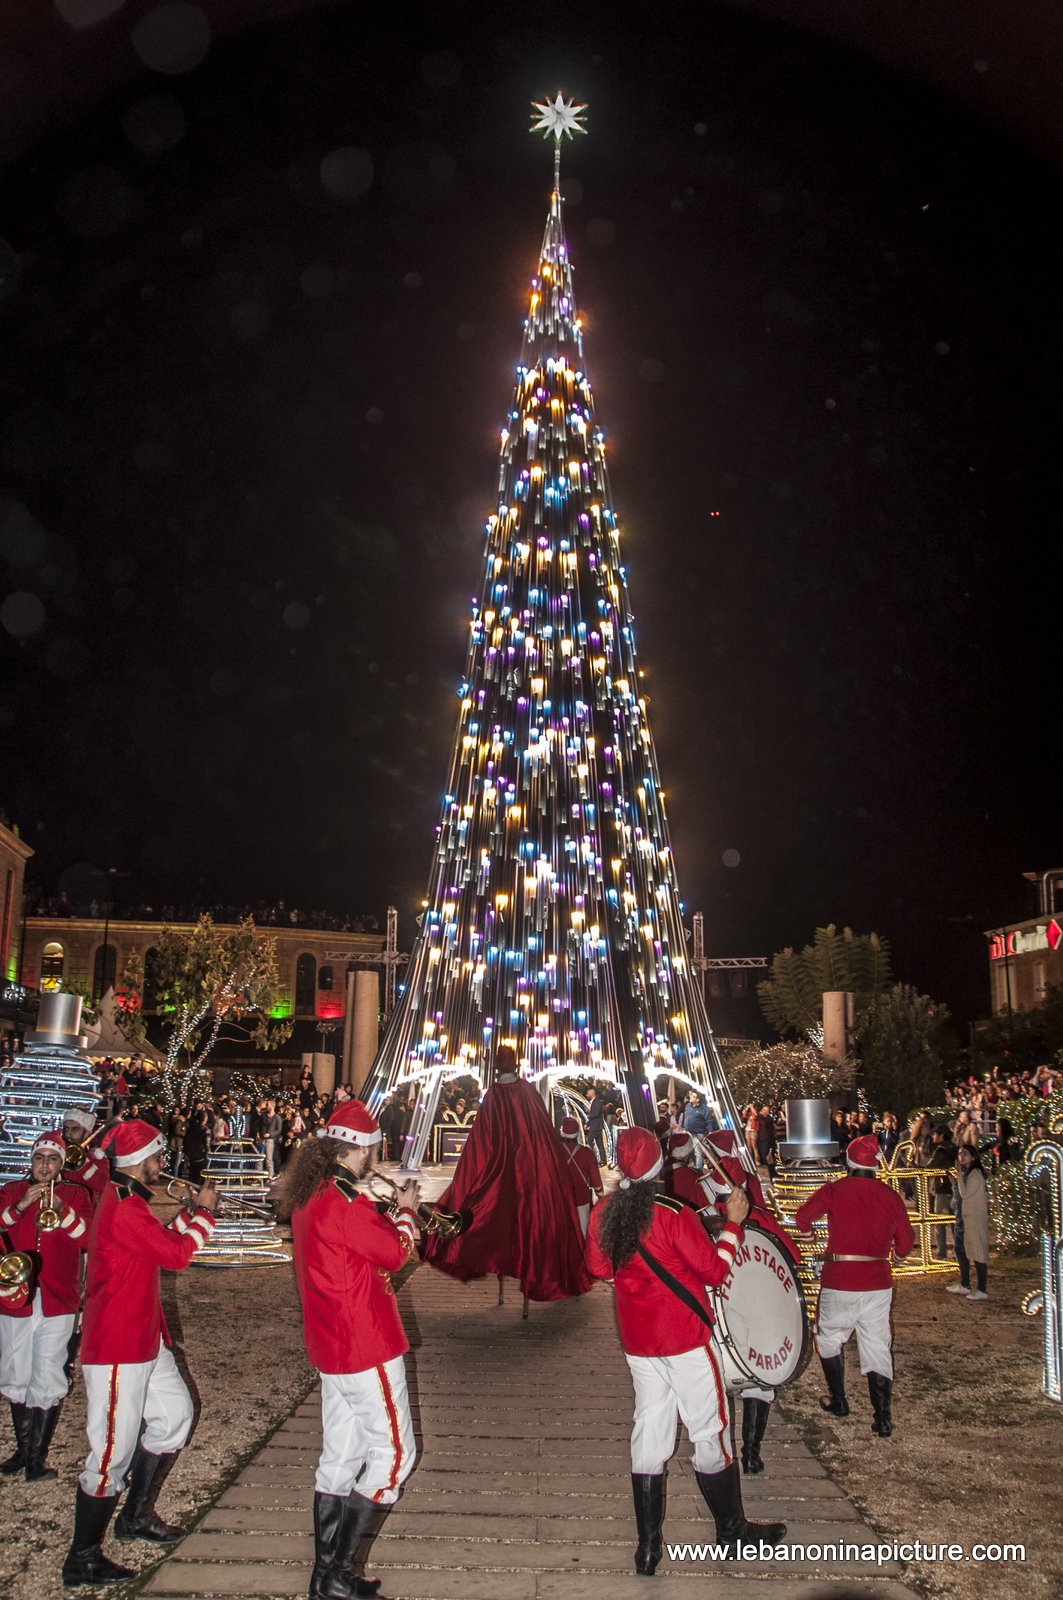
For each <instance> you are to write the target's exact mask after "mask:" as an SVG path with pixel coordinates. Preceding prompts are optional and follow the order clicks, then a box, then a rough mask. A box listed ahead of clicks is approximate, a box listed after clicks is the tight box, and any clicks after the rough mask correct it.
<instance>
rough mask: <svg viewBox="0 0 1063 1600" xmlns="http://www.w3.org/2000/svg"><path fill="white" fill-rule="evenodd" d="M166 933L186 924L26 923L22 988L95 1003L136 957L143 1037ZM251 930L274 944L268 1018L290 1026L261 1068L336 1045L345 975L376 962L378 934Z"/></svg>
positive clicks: (380, 946)
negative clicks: (275, 984) (62, 991)
mask: <svg viewBox="0 0 1063 1600" xmlns="http://www.w3.org/2000/svg"><path fill="white" fill-rule="evenodd" d="M224 926H225V925H224V924H219V927H224ZM166 927H170V928H174V929H176V930H177V931H179V932H188V933H190V932H191V931H192V928H193V927H194V924H193V923H163V922H148V921H127V920H115V919H111V918H105V917H27V918H26V919H25V950H24V952H23V960H22V982H23V984H24V985H25V986H26V987H27V988H29V989H40V990H42V991H47V990H50V989H59V988H66V989H70V990H73V991H75V992H77V993H79V994H83V995H87V996H89V997H91V998H92V999H94V1000H97V1001H98V1000H100V999H101V998H102V997H103V995H104V994H105V993H106V991H107V990H108V989H109V988H111V987H114V986H116V984H117V983H120V982H121V977H122V974H123V972H124V971H125V968H126V963H127V962H128V960H129V958H130V956H132V955H134V954H136V955H138V956H139V957H140V958H141V960H142V961H143V964H144V991H143V1001H144V1011H145V1014H146V1015H147V1017H148V1021H149V1033H150V1032H152V1031H153V1030H152V1028H151V1018H152V1017H153V1015H154V1014H155V1011H156V997H155V993H154V987H153V981H152V966H153V955H154V953H155V952H156V951H157V949H158V946H159V941H160V939H161V936H162V932H163V929H164V928H166ZM234 931H235V930H234ZM256 931H257V933H258V934H259V936H260V937H261V938H263V939H274V940H276V945H277V967H278V970H279V972H280V978H281V993H280V996H279V998H278V1002H277V1005H276V1006H275V1007H274V1009H273V1012H272V1015H273V1016H274V1017H276V1018H289V1017H290V1018H291V1019H292V1020H293V1022H294V1023H295V1027H294V1029H293V1033H292V1039H291V1041H290V1044H289V1046H288V1047H285V1048H282V1050H281V1051H280V1052H279V1053H278V1055H277V1056H275V1057H268V1058H263V1064H265V1063H266V1061H270V1062H272V1063H274V1064H280V1063H281V1062H283V1061H284V1060H286V1059H287V1058H288V1057H289V1056H292V1057H293V1058H294V1059H299V1055H300V1052H301V1051H305V1050H312V1049H315V1048H316V1049H317V1050H321V1049H322V1048H323V1046H324V1044H325V1041H326V1040H328V1039H329V1038H330V1035H332V1034H333V1033H335V1034H336V1035H337V1038H336V1039H335V1041H332V1042H334V1043H336V1044H338V1043H339V1033H340V1030H342V1029H343V1028H344V1023H345V1019H346V1013H347V997H348V994H349V993H351V992H352V991H353V982H350V981H349V980H348V975H349V974H351V975H357V973H358V972H360V971H365V970H367V969H368V970H372V969H373V967H374V966H375V964H376V961H377V959H380V960H381V962H382V958H383V955H384V938H383V936H382V935H381V934H378V933H338V932H336V931H335V929H318V928H283V927H281V928H276V927H261V928H259V929H257V930H256ZM315 1035H316V1036H317V1037H316V1040H315ZM221 1054H222V1055H225V1054H226V1052H224V1051H223V1052H221Z"/></svg>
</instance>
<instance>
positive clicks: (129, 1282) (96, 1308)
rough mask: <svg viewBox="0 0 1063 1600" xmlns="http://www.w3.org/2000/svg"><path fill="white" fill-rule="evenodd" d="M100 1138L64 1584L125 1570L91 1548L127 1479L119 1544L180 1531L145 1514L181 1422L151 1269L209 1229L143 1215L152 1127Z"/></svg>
mask: <svg viewBox="0 0 1063 1600" xmlns="http://www.w3.org/2000/svg"><path fill="white" fill-rule="evenodd" d="M104 1143H105V1145H107V1146H109V1148H110V1150H111V1152H112V1154H113V1158H114V1165H115V1178H114V1181H113V1182H109V1183H108V1184H107V1187H106V1188H105V1189H104V1191H103V1194H102V1195H101V1197H100V1200H99V1203H98V1205H97V1207H96V1210H95V1213H94V1215H93V1219H92V1226H91V1228H90V1230H89V1246H88V1258H89V1259H88V1275H87V1279H86V1285H85V1311H84V1317H83V1324H82V1343H81V1366H82V1374H83V1376H84V1379H85V1399H86V1419H85V1425H86V1431H87V1433H88V1441H89V1454H88V1456H87V1458H86V1461H85V1466H84V1470H83V1471H82V1473H81V1476H80V1478H79V1480H78V1491H77V1504H76V1507H75V1519H74V1538H73V1542H72V1544H71V1548H70V1551H69V1553H68V1555H67V1559H66V1563H65V1564H64V1567H63V1582H64V1584H67V1585H74V1584H79V1583H85V1582H90V1583H100V1582H113V1581H116V1580H117V1578H119V1577H121V1576H123V1575H126V1576H128V1575H129V1569H128V1568H125V1567H121V1566H118V1565H117V1564H116V1563H113V1562H111V1561H109V1560H108V1559H107V1558H106V1557H105V1556H104V1555H103V1554H102V1551H101V1548H100V1546H101V1542H102V1539H103V1535H104V1534H105V1533H106V1531H107V1527H108V1524H109V1522H110V1519H111V1516H112V1515H113V1512H114V1508H115V1505H116V1503H117V1500H118V1496H119V1494H120V1493H121V1491H122V1489H123V1487H125V1486H126V1485H127V1484H128V1493H127V1495H126V1502H125V1505H124V1506H123V1508H122V1513H121V1515H120V1517H119V1519H118V1522H117V1524H116V1526H115V1532H116V1534H117V1535H118V1537H119V1538H120V1539H146V1540H148V1541H149V1542H151V1543H153V1544H173V1543H176V1542H177V1541H178V1540H180V1539H183V1538H184V1533H183V1531H182V1530H181V1529H180V1528H176V1527H172V1526H170V1525H169V1524H167V1523H165V1522H163V1521H162V1520H161V1519H160V1518H158V1517H157V1516H156V1515H155V1513H154V1509H153V1502H154V1497H155V1494H156V1493H157V1492H158V1487H159V1482H160V1481H161V1477H160V1475H161V1473H162V1472H163V1470H164V1468H165V1466H166V1465H168V1464H169V1462H170V1461H171V1459H172V1458H173V1457H174V1456H175V1455H176V1453H177V1452H178V1451H179V1450H180V1449H181V1448H182V1446H183V1445H184V1443H185V1441H186V1439H187V1438H188V1434H189V1430H190V1429H191V1426H192V1418H193V1405H192V1397H191V1395H190V1394H189V1392H188V1387H187V1385H186V1383H185V1381H184V1379H183V1377H182V1376H181V1374H180V1372H179V1371H178V1368H177V1363H176V1361H175V1360H174V1356H173V1351H172V1349H171V1342H170V1336H169V1333H168V1331H167V1328H166V1322H165V1318H164V1317H163V1312H162V1299H161V1294H160V1271H161V1270H162V1269H165V1270H167V1271H170V1272H180V1271H181V1270H182V1269H183V1268H185V1267H187V1266H188V1264H189V1262H190V1261H191V1260H192V1258H193V1256H194V1255H195V1254H196V1252H197V1250H199V1249H200V1248H201V1247H202V1246H203V1245H204V1244H205V1243H206V1242H207V1240H208V1239H209V1238H210V1236H211V1234H212V1233H213V1231H214V1216H213V1214H212V1213H211V1212H210V1211H207V1210H206V1209H204V1208H197V1209H196V1210H195V1211H194V1212H192V1213H191V1214H189V1213H188V1212H187V1211H180V1212H179V1213H178V1214H177V1216H176V1217H175V1219H174V1220H173V1222H171V1223H170V1224H169V1225H168V1226H164V1225H163V1224H162V1223H161V1222H160V1221H159V1220H158V1219H157V1218H156V1217H155V1216H154V1215H153V1213H152V1211H151V1207H150V1204H149V1202H150V1200H151V1197H152V1191H151V1189H150V1188H149V1186H148V1184H147V1183H146V1182H144V1181H142V1176H141V1175H145V1176H148V1177H149V1179H150V1177H151V1176H152V1171H147V1170H146V1169H145V1163H148V1164H149V1167H151V1168H152V1169H153V1171H154V1172H155V1173H157V1170H158V1167H159V1166H160V1165H161V1163H160V1162H158V1161H155V1162H152V1159H151V1158H153V1157H158V1155H159V1153H160V1151H161V1150H162V1149H163V1141H162V1137H161V1135H160V1133H159V1131H158V1129H157V1128H153V1127H152V1126H151V1125H150V1124H149V1123H146V1122H141V1121H140V1120H139V1119H134V1120H131V1121H129V1122H120V1123H117V1124H116V1125H115V1126H114V1127H113V1128H112V1129H111V1130H110V1131H109V1133H108V1134H107V1136H106V1138H105V1140H104ZM131 1169H134V1170H131ZM138 1174H141V1175H138Z"/></svg>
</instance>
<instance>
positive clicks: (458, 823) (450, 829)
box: [371, 94, 738, 1166]
mask: <svg viewBox="0 0 1063 1600" xmlns="http://www.w3.org/2000/svg"><path fill="white" fill-rule="evenodd" d="M535 109H536V111H537V113H539V115H538V118H537V120H536V121H535V122H534V123H533V131H542V132H543V133H544V135H545V136H546V137H551V136H552V137H553V139H554V141H555V142H554V187H553V193H552V195H551V199H550V212H549V216H548V218H547V223H546V232H545V235H544V237H543V243H542V250H541V251H540V255H539V265H538V269H537V271H536V274H535V276H534V278H533V279H532V284H531V298H530V304H529V308H528V317H527V321H526V322H525V325H524V343H523V348H522V351H521V358H520V365H519V366H518V368H517V381H516V387H515V390H514V394H513V403H512V408H511V410H510V412H509V416H508V418H507V420H506V425H505V427H504V428H503V429H502V439H501V453H500V460H499V481H498V498H497V503H496V505H495V508H494V511H493V512H492V514H491V516H490V517H489V519H488V521H487V527H486V548H485V554H484V567H483V576H482V579H481V582H480V588H479V594H478V595H477V597H476V598H475V599H474V601H473V606H472V619H471V629H470V637H469V647H468V656H467V660H466V667H465V673H464V676H463V678H462V680H461V684H460V686H459V689H458V699H459V702H460V707H459V711H458V722H457V731H456V735H455V740H454V750H453V756H452V759H451V768H450V776H449V780H448V783H447V792H446V794H445V795H444V798H443V805H442V812H441V816H440V821H439V826H438V828H437V832H436V846H435V851H434V854H433V857H432V865H431V872H430V877H429V883H428V890H427V897H426V901H425V913H424V917H423V920H422V924H421V928H420V932H419V935H418V938H417V942H416V946H415V949H414V951H413V954H412V956H411V960H410V966H409V970H408V974H407V979H406V983H405V986H404V989H403V992H402V996H401V999H400V1002H399V1004H398V1007H397V1009H396V1011H395V1014H394V1016H393V1018H392V1022H391V1026H390V1028H389V1030H388V1033H387V1035H386V1037H385V1040H384V1043H383V1045H382V1047H381V1051H380V1054H379V1056H378V1058H377V1062H376V1065H375V1068H374V1073H373V1077H372V1079H371V1098H372V1100H373V1103H378V1102H379V1099H380V1097H381V1096H382V1095H383V1093H384V1092H385V1091H387V1090H388V1089H391V1088H393V1087H396V1086H397V1085H399V1084H402V1083H406V1082H416V1083H417V1084H418V1085H419V1086H420V1089H421V1093H420V1096H419V1104H418V1113H417V1116H416V1117H415V1119H414V1123H413V1128H412V1130H411V1134H410V1137H409V1139H408V1141H407V1146H406V1151H405V1154H404V1163H405V1164H407V1165H411V1166H417V1165H418V1164H419V1162H420V1160H421V1158H422V1155H423V1151H424V1146H425V1141H426V1139H427V1136H428V1132H429V1130H430V1128H431V1125H432V1122H433V1120H434V1117H435V1109H436V1104H437V1102H438V1096H439V1086H440V1083H441V1081H442V1079H443V1078H444V1077H453V1076H456V1075H458V1074H461V1073H472V1074H475V1075H476V1076H477V1077H480V1078H481V1079H482V1075H483V1064H484V1062H485V1061H486V1060H487V1059H489V1058H490V1055H491V1053H492V1050H493V1048H494V1047H495V1046H497V1045H498V1044H501V1043H511V1044H513V1045H514V1046H515V1047H516V1050H517V1053H518V1056H519V1057H520V1059H521V1063H522V1070H524V1071H525V1072H526V1073H527V1074H528V1075H529V1076H530V1077H531V1078H533V1079H535V1080H539V1081H541V1080H542V1079H543V1078H544V1076H545V1077H548V1078H549V1079H556V1078H562V1077H577V1076H582V1077H593V1078H598V1079H611V1080H612V1081H613V1082H614V1083H616V1085H617V1086H618V1088H620V1089H621V1090H622V1092H623V1094H624V1098H625V1100H626V1106H627V1112H628V1116H629V1119H630V1120H633V1121H636V1122H640V1123H642V1124H644V1125H650V1124H652V1122H653V1120H654V1117H655V1115H656V1113H655V1110H654V1105H653V1099H652V1092H653V1081H654V1078H655V1077H656V1076H658V1075H660V1074H665V1075H668V1076H672V1077H674V1078H676V1079H677V1080H679V1081H680V1082H681V1083H683V1084H684V1085H691V1086H693V1087H696V1088H698V1089H699V1090H701V1091H702V1092H704V1093H705V1095H706V1097H707V1099H708V1101H709V1103H710V1105H711V1106H712V1107H713V1109H714V1111H715V1113H716V1116H717V1118H718V1120H719V1121H720V1122H721V1123H729V1124H731V1125H732V1126H737V1125H738V1123H737V1117H736V1114H735V1108H734V1104H733V1101H732V1099H731V1095H730V1092H729V1090H728V1087H727V1083H726V1079H725V1077H724V1074H723V1069H722V1067H721V1064H720V1059H719V1056H718V1054H717V1051H716V1047H715V1045H714V1043H713V1038H712V1031H711V1028H710V1026H709V1022H708V1018H707V1016H706V1014H705V1008H704V1005H703V1002H702V998H701V992H700V987H699V984H698V981H697V976H696V974H694V973H693V972H692V971H691V967H690V961H689V958H688V955H687V948H686V936H685V933H684V928H683V918H682V910H681V905H680V899H679V888H678V883H677V879H676V870H675V862H674V860H673V856H672V848H671V844H670V842H669V835H668V824H667V821H666V817H665V806H664V793H663V790H662V789H661V783H660V777H659V774H658V770H657V759H656V755H655V753H654V747H653V740H652V737H651V735H650V728H649V722H648V720H647V712H646V701H645V699H644V698H643V696H642V694H641V692H640V686H639V680H640V673H639V668H638V661H637V656H636V650H635V629H634V621H633V616H632V610H631V602H630V598H629V595H628V586H627V576H626V572H625V568H624V560H623V555H622V549H621V532H620V527H619V525H618V521H617V516H616V513H615V511H614V509H613V502H612V496H611V494H610V490H609V481H608V476H607V473H606V465H605V439H604V436H603V434H602V431H601V429H600V428H599V427H598V425H597V422H596V421H595V415H594V404H593V400H592V398H591V388H590V382H589V380H588V377H587V370H586V366H585V363H584V356H583V339H582V332H581V322H580V318H579V316H578V314H577V310H576V302H575V297H574V294H573V288H572V268H571V263H570V261H569V254H568V247H567V244H566V242H565V232H564V224H563V220H562V200H561V186H560V150H561V140H562V138H563V137H565V136H566V135H567V136H569V137H571V136H572V135H573V134H574V133H583V132H585V131H586V130H585V129H584V128H583V127H582V126H581V118H582V115H583V113H584V111H585V110H586V108H585V107H583V106H573V105H572V103H571V102H566V101H564V100H563V99H562V97H561V95H560V94H558V96H557V98H556V100H555V101H553V102H546V103H544V104H542V105H537V106H536V108H535Z"/></svg>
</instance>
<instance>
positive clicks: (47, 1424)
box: [26, 1405, 59, 1483]
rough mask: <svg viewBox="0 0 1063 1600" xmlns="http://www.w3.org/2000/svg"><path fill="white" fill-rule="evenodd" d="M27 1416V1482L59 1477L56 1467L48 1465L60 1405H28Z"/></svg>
mask: <svg viewBox="0 0 1063 1600" xmlns="http://www.w3.org/2000/svg"><path fill="white" fill-rule="evenodd" d="M26 1416H27V1418H28V1419H29V1421H28V1426H27V1428H26V1482H27V1483H36V1482H37V1481H38V1479H40V1478H58V1476H59V1474H58V1472H56V1470H55V1468H54V1467H50V1466H49V1465H48V1446H49V1445H50V1444H51V1442H52V1434H53V1433H54V1432H55V1425H56V1423H57V1422H58V1420H59V1407H58V1406H57V1405H55V1406H27V1408H26Z"/></svg>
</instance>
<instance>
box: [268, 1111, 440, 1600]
mask: <svg viewBox="0 0 1063 1600" xmlns="http://www.w3.org/2000/svg"><path fill="white" fill-rule="evenodd" d="M317 1137H318V1138H321V1139H330V1140H338V1141H340V1143H341V1144H342V1145H343V1146H345V1147H346V1150H347V1151H348V1152H354V1153H355V1154H362V1155H365V1154H367V1153H369V1152H371V1151H372V1150H373V1149H374V1148H375V1147H376V1146H377V1145H378V1144H379V1143H380V1140H381V1134H380V1128H379V1126H378V1124H377V1122H376V1120H375V1119H374V1118H373V1117H372V1116H370V1114H369V1112H368V1111H367V1110H366V1108H365V1106H364V1105H362V1103H361V1101H359V1100H348V1101H345V1102H344V1103H343V1104H341V1105H338V1106H337V1107H336V1109H335V1110H334V1111H333V1113H332V1115H331V1117H330V1118H329V1120H328V1122H327V1123H326V1124H325V1126H324V1127H321V1128H318V1129H317ZM356 1181H357V1180H356V1177H355V1174H354V1173H353V1171H352V1170H351V1169H350V1168H349V1167H347V1166H346V1165H345V1164H343V1163H340V1164H337V1166H336V1167H335V1168H334V1169H333V1171H332V1173H331V1175H330V1176H329V1177H328V1179H327V1181H325V1182H323V1183H321V1184H319V1185H318V1187H317V1188H316V1189H315V1190H314V1192H313V1193H312V1194H311V1195H310V1197H309V1199H307V1200H306V1202H305V1204H302V1205H298V1206H296V1208H295V1209H294V1210H293V1211H292V1245H293V1250H294V1255H295V1276H296V1281H297V1283H298V1286H299V1296H300V1299H301V1301H302V1308H303V1335H304V1338H305V1341H306V1353H307V1359H308V1360H309V1361H310V1363H311V1365H312V1366H315V1367H317V1369H318V1371H319V1372H320V1373H321V1430H322V1447H321V1456H320V1458H319V1460H318V1466H317V1476H316V1479H315V1484H314V1488H315V1493H314V1545H315V1560H314V1571H313V1575H312V1578H311V1581H310V1591H309V1592H310V1595H311V1596H312V1597H313V1600H350V1597H352V1596H355V1595H371V1594H375V1593H376V1590H377V1588H378V1587H379V1584H378V1582H377V1581H376V1580H367V1579H366V1578H365V1576H364V1571H365V1562H366V1559H367V1558H368V1554H369V1550H370V1547H371V1545H372V1543H373V1540H374V1539H375V1538H376V1536H377V1534H378V1533H379V1531H380V1528H381V1526H382V1524H383V1522H384V1519H385V1517H386V1516H387V1514H388V1512H389V1511H390V1509H391V1507H392V1506H393V1505H394V1503H395V1501H396V1500H397V1499H398V1497H399V1493H400V1491H401V1489H402V1485H403V1483H404V1482H405V1481H406V1479H407V1478H408V1477H409V1475H410V1473H411V1472H412V1471H413V1467H414V1462H415V1460H416V1455H417V1446H416V1442H415V1440H414V1433H413V1419H412V1416H411V1413H410V1401H409V1394H408V1391H407V1387H406V1368H405V1363H404V1361H403V1356H404V1355H405V1354H406V1351H407V1350H408V1349H409V1343H408V1341H407V1338H406V1333H405V1330H404V1329H403V1326H402V1319H401V1317H400V1316H399V1310H398V1306H397V1304H396V1301H395V1291H394V1288H393V1287H392V1283H391V1277H390V1274H391V1273H392V1272H397V1271H398V1270H399V1268H400V1267H403V1266H405V1265H406V1263H407V1261H409V1259H410V1256H411V1255H412V1254H413V1251H414V1247H415V1245H416V1242H417V1237H418V1232H419V1225H418V1220H417V1216H416V1213H415V1212H414V1211H413V1210H411V1209H409V1208H402V1209H400V1210H399V1211H398V1213H397V1215H396V1216H395V1217H394V1218H393V1219H392V1218H390V1217H387V1216H383V1215H382V1214H381V1212H380V1209H379V1208H378V1206H377V1204H376V1202H375V1201H373V1200H371V1199H370V1198H369V1196H368V1195H365V1194H363V1193H362V1192H361V1191H360V1190H359V1189H357V1188H356V1187H355V1184H356Z"/></svg>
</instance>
